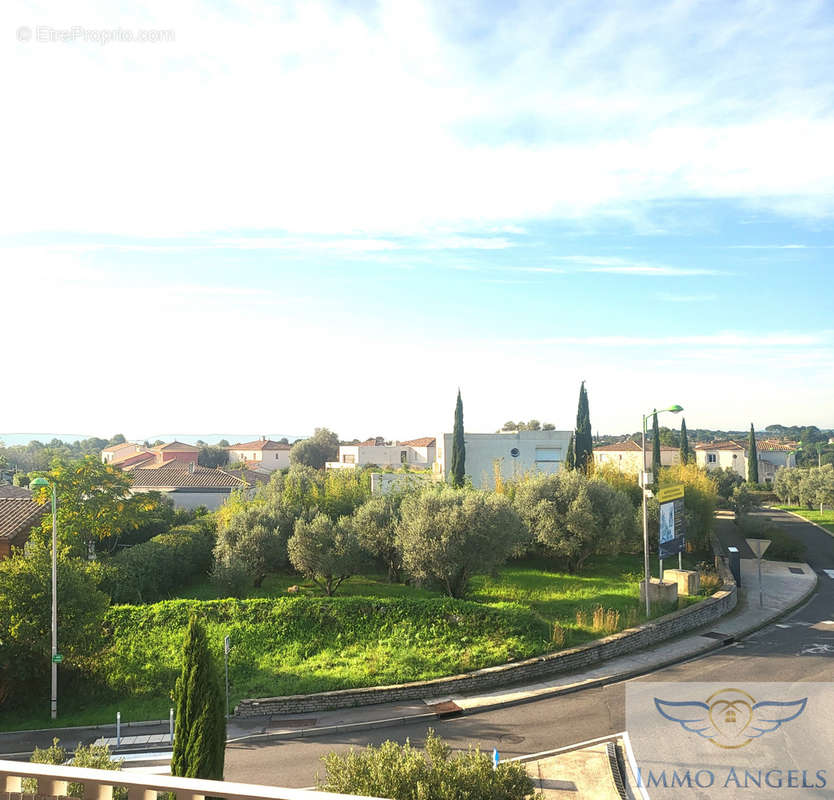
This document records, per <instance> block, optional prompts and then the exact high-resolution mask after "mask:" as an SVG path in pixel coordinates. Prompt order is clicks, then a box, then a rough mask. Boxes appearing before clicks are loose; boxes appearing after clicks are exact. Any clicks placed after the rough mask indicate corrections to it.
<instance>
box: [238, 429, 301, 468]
mask: <svg viewBox="0 0 834 800" xmlns="http://www.w3.org/2000/svg"><path fill="white" fill-rule="evenodd" d="M226 449H227V450H228V451H229V464H238V463H240V462H241V461H243V462H245V463H246V466H248V467H249V468H250V469H256V470H261V471H263V472H275V470H276V469H287V468H288V467H289V466H290V449H291V446H290V445H288V444H284V443H283V442H273V441H272V440H271V439H267V438H266V437H261V438H260V439H257V440H255V441H254V442H243V443H242V444H233V445H230V446H229V447H227V448H226Z"/></svg>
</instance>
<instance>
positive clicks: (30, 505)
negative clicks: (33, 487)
mask: <svg viewBox="0 0 834 800" xmlns="http://www.w3.org/2000/svg"><path fill="white" fill-rule="evenodd" d="M11 488H18V487H11ZM48 508H49V506H48V505H46V504H44V505H41V504H40V503H36V502H35V501H34V500H32V498H31V493H30V496H29V497H28V498H27V497H3V498H0V539H14V538H15V537H16V536H18V535H19V534H21V533H23V532H24V531H25V530H27V529H28V528H31V527H32V526H33V525H35V524H37V522H38V520H39V519H40V518H41V517H42V516H43V515H44V514H45V513H46V511H47V509H48Z"/></svg>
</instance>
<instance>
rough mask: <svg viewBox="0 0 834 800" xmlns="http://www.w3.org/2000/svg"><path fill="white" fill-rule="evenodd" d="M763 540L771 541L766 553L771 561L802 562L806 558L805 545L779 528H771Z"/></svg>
mask: <svg viewBox="0 0 834 800" xmlns="http://www.w3.org/2000/svg"><path fill="white" fill-rule="evenodd" d="M763 538H765V539H770V546H769V547H768V548H767V552H766V553H765V557H766V558H767V559H769V560H770V561H802V560H803V559H804V558H805V550H806V547H805V545H804V544H802V542H798V541H797V540H796V539H794V538H793V537H791V536H790V535H789V534H787V533H785V532H784V531H782V530H779V528H771V529H770V530H768V531H767V535H766V536H764V537H763Z"/></svg>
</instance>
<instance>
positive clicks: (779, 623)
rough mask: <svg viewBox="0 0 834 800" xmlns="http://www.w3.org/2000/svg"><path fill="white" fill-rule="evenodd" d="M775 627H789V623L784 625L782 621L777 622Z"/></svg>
mask: <svg viewBox="0 0 834 800" xmlns="http://www.w3.org/2000/svg"><path fill="white" fill-rule="evenodd" d="M776 627H777V628H790V627H791V626H790V625H785V623H784V622H777V623H776Z"/></svg>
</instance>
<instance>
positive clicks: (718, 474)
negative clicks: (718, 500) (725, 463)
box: [710, 467, 744, 500]
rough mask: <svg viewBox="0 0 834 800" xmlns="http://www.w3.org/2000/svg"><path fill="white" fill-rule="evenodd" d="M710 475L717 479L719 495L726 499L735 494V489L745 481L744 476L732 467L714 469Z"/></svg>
mask: <svg viewBox="0 0 834 800" xmlns="http://www.w3.org/2000/svg"><path fill="white" fill-rule="evenodd" d="M710 477H711V478H712V479H713V481H715V488H716V491H717V492H718V496H719V497H723V498H724V499H725V500H729V499H730V498H731V497H732V496H733V490H734V489H735V488H736V487H738V486H741V484H742V483H744V478H742V477H741V475H739V474H738V473H737V472H736V471H735V470H734V469H733V468H732V467H723V468H721V469H715V470H712V471H711V472H710Z"/></svg>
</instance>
